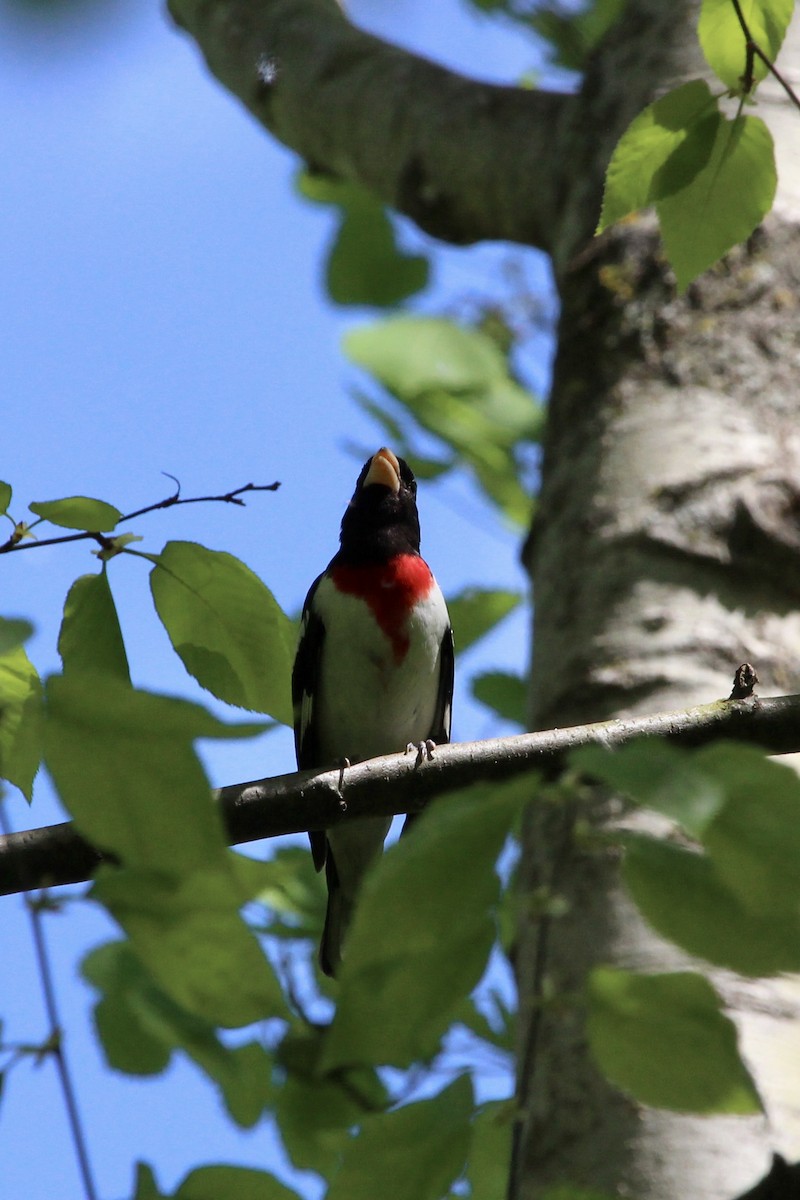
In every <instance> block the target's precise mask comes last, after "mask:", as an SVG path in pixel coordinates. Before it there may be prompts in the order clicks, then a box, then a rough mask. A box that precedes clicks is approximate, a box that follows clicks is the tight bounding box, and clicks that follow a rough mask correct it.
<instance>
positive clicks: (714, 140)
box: [656, 117, 777, 291]
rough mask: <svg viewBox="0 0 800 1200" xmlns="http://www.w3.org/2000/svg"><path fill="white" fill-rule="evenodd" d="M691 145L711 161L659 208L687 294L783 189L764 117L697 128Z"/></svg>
mask: <svg viewBox="0 0 800 1200" xmlns="http://www.w3.org/2000/svg"><path fill="white" fill-rule="evenodd" d="M690 142H691V143H697V146H696V147H694V146H693V147H692V148H693V149H695V150H696V151H697V152H698V153H699V152H700V146H701V145H702V153H703V154H704V155H705V154H707V161H706V163H705V165H704V166H702V167H701V169H700V170H699V171H698V172H697V174H696V175H695V176H694V178H693V179H692V180H691V181H690V182H689V183H688V184H686V186H684V187H682V188H680V189H678V190H677V191H675V192H674V193H672V194H671V195H667V196H664V197H663V198H662V199H660V200H658V201H657V203H656V211H657V212H658V218H659V221H660V223H661V233H662V236H663V238H664V246H665V248H666V251H667V254H668V256H669V260H670V263H671V264H672V268H673V270H674V272H675V276H676V278H677V281H678V289H679V290H680V291H684V290H685V289H686V287H688V285H689V284H690V283H691V281H692V280H693V279H694V278H695V277H696V276H697V275H699V274H700V273H701V272H702V271H704V270H705V269H706V268H707V267H710V266H711V265H712V264H713V263H715V262H716V261H717V259H719V258H721V257H722V255H723V254H725V253H726V252H727V251H728V250H730V249H731V247H733V246H735V245H737V244H738V243H739V242H743V241H744V240H745V239H746V238H748V237H749V236H750V234H751V233H752V232H753V230H754V229H755V228H756V226H757V225H759V224H760V222H761V221H762V220H763V219H764V217H765V216H766V215H767V213H768V212H769V210H770V208H771V207H772V202H773V200H774V198H775V189H776V187H777V174H776V171H775V158H774V151H773V144H772V136H771V134H770V132H769V130H768V129H767V126H766V125H765V124H764V122H763V121H762V120H760V119H759V118H758V117H737V118H736V120H735V121H727V120H725V119H724V118H722V117H719V118H718V119H717V120H709V121H705V122H703V123H702V124H700V125H698V126H696V127H694V128H693V129H692V131H691V137H690V138H689V139H687V144H686V145H685V146H684V147H682V152H683V151H684V150H685V151H687V152H688V151H689V149H690Z"/></svg>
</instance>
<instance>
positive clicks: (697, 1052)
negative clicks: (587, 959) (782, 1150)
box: [587, 967, 762, 1115]
mask: <svg viewBox="0 0 800 1200" xmlns="http://www.w3.org/2000/svg"><path fill="white" fill-rule="evenodd" d="M588 1001H589V1015H588V1020H587V1032H588V1035H589V1044H590V1046H591V1050H592V1053H593V1054H594V1057H595V1058H596V1059H597V1062H598V1063H599V1065H600V1067H601V1069H602V1070H603V1072H604V1073H605V1074H606V1075H607V1076H608V1078H609V1079H610V1080H611V1082H612V1083H614V1084H616V1085H617V1086H618V1087H621V1088H623V1089H624V1090H625V1091H627V1092H630V1093H631V1094H632V1095H633V1096H634V1097H635V1098H636V1100H638V1101H640V1102H641V1103H643V1104H650V1105H653V1106H654V1107H656V1108H668V1109H673V1110H674V1111H676V1112H691V1113H701V1114H710V1113H735V1114H737V1115H744V1114H756V1113H760V1112H761V1111H762V1108H761V1103H760V1100H759V1096H758V1092H757V1090H756V1087H755V1084H754V1083H753V1080H752V1079H751V1077H750V1075H749V1073H748V1071H747V1069H746V1067H745V1065H744V1063H743V1062H742V1060H741V1058H740V1057H739V1052H738V1049H737V1042H736V1027H735V1026H734V1024H733V1022H732V1021H731V1020H729V1019H728V1017H726V1016H724V1014H723V1013H722V1010H721V1004H720V1000H719V997H718V996H717V993H716V992H715V991H714V989H713V987H712V986H711V984H710V983H709V982H708V981H707V980H706V979H704V978H703V976H702V975H697V974H695V973H694V972H691V971H681V972H676V973H674V974H669V975H638V974H635V973H633V972H631V971H620V970H616V969H613V968H611V967H598V968H596V969H595V970H594V971H593V972H592V974H591V976H590V979H589V989H588Z"/></svg>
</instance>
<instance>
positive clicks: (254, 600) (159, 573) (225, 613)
mask: <svg viewBox="0 0 800 1200" xmlns="http://www.w3.org/2000/svg"><path fill="white" fill-rule="evenodd" d="M150 589H151V591H152V593H153V600H154V602H155V606H156V610H157V612H158V615H159V617H160V618H161V621H162V623H163V625H164V628H165V629H166V631H167V633H168V634H169V638H170V641H171V642H172V645H173V647H174V649H175V651H176V653H177V654H178V655H179V656H180V658H181V660H182V662H183V665H184V666H185V667H186V670H187V671H188V672H189V674H190V675H193V676H194V678H195V679H196V680H197V682H198V683H199V684H200V685H201V687H204V688H206V689H207V690H208V691H209V692H211V693H212V694H213V695H214V696H217V697H218V699H220V700H225V701H226V702H227V703H228V704H235V705H238V706H239V707H241V708H249V709H252V710H253V711H255V712H263V713H269V715H270V716H272V717H275V719H276V720H278V721H282V722H283V724H284V725H291V723H292V704H291V695H290V681H291V670H292V656H293V650H294V641H295V629H294V626H293V624H292V622H291V620H290V619H289V617H287V616H286V614H285V613H284V612H283V610H282V609H281V608H280V606H279V605H278V603H277V601H276V600H275V597H274V596H273V595H272V593H271V592H270V590H269V588H267V587H266V586H265V585H264V584H263V583H262V582H261V580H260V579H259V578H258V576H257V575H254V574H253V572H252V571H251V570H250V568H249V567H246V566H245V565H244V563H243V562H240V561H239V559H238V558H234V557H233V555H232V554H227V553H225V552H224V551H217V550H208V549H206V547H205V546H199V545H197V544H196V543H194V542H168V543H167V545H166V546H165V547H164V550H163V551H162V552H161V554H159V555H158V556H157V559H156V566H155V567H154V569H153V571H152V572H151V575H150Z"/></svg>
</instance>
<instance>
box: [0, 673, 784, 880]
mask: <svg viewBox="0 0 800 1200" xmlns="http://www.w3.org/2000/svg"><path fill="white" fill-rule="evenodd" d="M641 737H658V738H662V739H663V740H664V741H667V742H670V743H671V744H673V745H678V746H684V747H691V746H701V745H705V744H706V743H708V742H711V741H715V740H716V739H718V738H729V739H731V740H735V741H738V742H745V743H750V744H752V745H756V746H760V747H761V748H762V749H764V750H766V751H768V752H770V753H772V754H790V753H796V752H800V695H797V696H776V697H771V698H770V699H766V700H759V699H758V698H757V697H755V696H751V697H750V698H748V699H744V700H719V701H716V702H715V703H713V704H704V705H701V706H699V707H697V708H690V709H683V710H680V711H678V712H671V713H660V714H657V715H655V716H651V717H631V718H627V719H623V720H615V721H605V722H602V723H599V724H595V725H581V726H576V727H575V728H573V729H551V730H548V731H545V732H543V733H526V734H521V735H519V736H517V737H508V738H492V739H489V740H487V741H481V742H457V743H455V744H454V745H451V746H439V747H438V748H437V749H436V751H435V753H434V756H433V758H432V759H431V760H430V761H425V762H423V763H422V765H421V766H419V767H417V766H416V764H415V759H414V757H413V756H411V755H405V754H390V755H386V756H385V757H383V758H375V759H371V760H370V761H369V762H363V763H358V764H357V765H356V766H354V767H350V768H348V769H347V771H346V772H345V774H344V787H343V790H340V786H339V785H340V775H341V772H340V770H339V769H338V768H337V769H336V770H332V771H320V772H316V773H315V772H314V771H298V772H294V773H292V774H290V775H278V776H276V777H275V778H272V779H261V780H258V781H256V782H253V783H237V784H231V785H230V786H229V787H224V788H221V789H219V791H217V792H216V796H217V799H218V800H219V802H220V804H221V806H222V810H223V814H224V817H225V823H226V826H227V830H228V838H229V841H230V843H231V844H232V845H236V844H238V843H241V842H253V841H258V840H260V839H261V838H266V837H278V836H280V835H282V834H287V833H302V832H303V831H305V830H309V829H328V828H330V827H331V826H333V825H336V824H337V823H338V822H339V821H341V820H342V819H343V818H344V817H345V815H346V816H347V819H348V820H352V819H355V818H357V817H366V816H382V815H393V814H397V813H405V812H409V811H414V810H417V809H419V808H422V807H423V806H424V805H425V804H426V803H427V801H429V800H431V799H432V798H433V797H434V796H438V795H441V794H442V793H444V792H450V791H453V790H455V789H457V788H461V787H466V786H467V785H469V784H471V783H477V782H494V781H499V780H502V779H509V778H511V777H513V776H516V775H521V774H523V773H524V772H526V771H533V770H537V771H540V772H542V773H543V774H545V775H548V776H551V775H553V774H556V773H558V772H559V771H560V770H562V769H563V767H564V765H565V762H566V756H567V755H568V753H569V752H570V751H571V750H575V749H576V748H577V747H578V746H586V745H592V744H599V745H602V746H607V747H609V748H616V747H619V746H623V745H625V744H626V743H628V742H630V741H633V740H634V739H635V738H641ZM101 861H102V854H101V853H99V852H98V850H96V849H94V848H93V847H92V846H90V845H89V844H88V843H87V842H86V841H85V840H84V839H83V838H82V837H81V836H80V834H79V833H78V832H77V830H76V829H75V828H74V827H73V826H72V825H71V824H70V823H69V822H66V823H64V824H61V825H49V826H45V827H43V828H41V829H29V830H25V831H24V832H22V833H13V834H9V835H8V836H6V837H1V838H0V895H8V894H10V893H12V892H21V891H27V890H30V889H32V888H34V887H47V886H53V885H57V884H67V883H80V882H83V881H84V880H87V879H90V878H91V876H92V873H93V872H94V870H95V869H96V867H97V866H98V864H99V863H100V862H101Z"/></svg>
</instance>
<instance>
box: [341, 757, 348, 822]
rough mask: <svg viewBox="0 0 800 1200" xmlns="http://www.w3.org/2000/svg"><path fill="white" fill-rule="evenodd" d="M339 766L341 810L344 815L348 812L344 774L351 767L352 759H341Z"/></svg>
mask: <svg viewBox="0 0 800 1200" xmlns="http://www.w3.org/2000/svg"><path fill="white" fill-rule="evenodd" d="M338 766H339V783H338V789H339V808H340V809H341V810H342V812H343V813H346V812H347V801H346V800H345V798H344V795H343V792H344V773H345V771H346V770H347V768H348V767H349V766H350V759H349V758H340V759H339V764H338Z"/></svg>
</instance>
